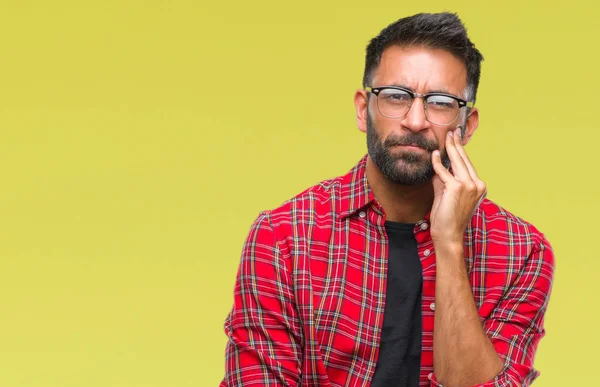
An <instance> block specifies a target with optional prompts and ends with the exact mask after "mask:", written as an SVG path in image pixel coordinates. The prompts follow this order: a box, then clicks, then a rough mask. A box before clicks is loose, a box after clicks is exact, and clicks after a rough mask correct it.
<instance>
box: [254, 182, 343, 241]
mask: <svg viewBox="0 0 600 387" xmlns="http://www.w3.org/2000/svg"><path fill="white" fill-rule="evenodd" d="M343 181H344V176H338V177H334V178H330V179H326V180H322V181H320V182H319V183H317V184H315V185H313V186H311V187H308V188H306V189H305V190H303V191H302V192H300V193H298V194H297V195H295V196H293V197H291V198H289V199H287V200H285V201H284V202H283V203H281V204H280V205H279V206H277V207H275V208H272V209H267V210H263V211H261V212H260V214H259V215H258V217H257V218H256V220H255V221H254V224H253V227H260V228H263V227H266V228H269V229H270V231H272V232H274V233H275V234H279V235H280V236H281V234H288V235H289V233H290V232H291V231H292V230H291V229H292V227H295V228H299V227H301V226H303V225H305V226H308V225H315V224H317V223H320V222H323V221H326V220H330V219H332V218H333V217H334V215H335V213H336V211H337V207H336V200H338V199H337V198H338V197H339V196H340V194H341V192H342V186H343Z"/></svg>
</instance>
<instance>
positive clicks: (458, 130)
mask: <svg viewBox="0 0 600 387" xmlns="http://www.w3.org/2000/svg"><path fill="white" fill-rule="evenodd" d="M456 135H457V136H460V128H456Z"/></svg>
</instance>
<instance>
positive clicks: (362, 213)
mask: <svg viewBox="0 0 600 387" xmlns="http://www.w3.org/2000/svg"><path fill="white" fill-rule="evenodd" d="M358 216H360V217H361V218H364V217H365V216H367V214H365V212H364V211H361V212H359V213H358Z"/></svg>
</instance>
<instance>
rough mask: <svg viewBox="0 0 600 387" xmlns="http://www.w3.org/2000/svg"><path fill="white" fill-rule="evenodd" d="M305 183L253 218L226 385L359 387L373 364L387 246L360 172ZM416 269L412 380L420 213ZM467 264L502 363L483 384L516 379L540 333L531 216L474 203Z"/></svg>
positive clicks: (429, 327) (427, 285)
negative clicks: (291, 195)
mask: <svg viewBox="0 0 600 387" xmlns="http://www.w3.org/2000/svg"><path fill="white" fill-rule="evenodd" d="M365 165H366V156H365V157H364V158H363V159H362V160H361V161H360V162H359V163H358V165H356V166H355V167H354V168H353V169H352V170H351V171H350V172H349V173H348V174H347V175H345V176H341V177H338V178H335V179H330V180H326V181H324V182H321V183H320V184H318V185H316V186H313V187H311V188H309V189H308V190H306V191H304V192H303V193H301V194H300V195H298V196H296V197H295V198H293V199H291V200H289V201H287V202H285V203H284V204H283V205H282V206H280V207H279V208H277V209H274V210H271V211H266V212H263V213H261V214H260V216H259V217H258V218H257V219H256V220H255V222H254V223H253V225H252V227H251V230H250V233H249V235H248V237H247V240H246V242H245V245H244V247H243V252H242V257H241V262H240V266H239V271H238V276H237V281H236V285H235V292H234V306H233V309H232V310H231V313H230V314H229V315H228V317H227V319H226V322H225V332H226V334H227V336H228V338H229V341H228V344H227V349H226V367H225V368H226V371H225V378H224V379H223V381H222V382H221V385H220V386H221V387H225V386H331V387H333V386H369V385H370V384H371V379H372V377H373V373H374V371H375V366H376V364H377V356H378V352H379V351H378V350H379V342H380V338H381V331H382V324H383V315H384V308H385V295H386V271H387V256H388V247H389V243H388V240H387V235H386V231H385V227H384V225H385V214H384V211H383V209H382V207H381V206H380V205H379V203H378V202H377V200H376V199H375V197H374V196H373V193H372V191H371V190H370V188H369V186H368V184H367V180H366V176H365ZM414 235H415V238H416V241H417V244H418V251H419V257H420V258H421V263H422V266H423V295H422V316H423V317H422V318H423V335H422V355H421V378H420V385H421V386H440V384H438V383H437V381H436V379H435V375H433V323H434V313H435V278H436V264H435V255H436V254H435V251H434V246H433V242H432V240H431V235H430V232H429V214H428V215H427V216H426V217H425V219H423V220H421V221H420V222H418V223H417V224H416V226H415V229H414ZM464 251H465V262H466V267H467V269H468V271H469V278H470V283H471V285H472V292H473V297H474V299H475V302H476V305H477V307H478V310H479V316H480V318H481V322H482V324H483V327H484V329H485V331H486V332H487V334H488V337H489V338H490V340H491V342H492V343H493V345H494V347H495V349H496V351H497V352H498V354H499V355H500V357H501V358H502V360H503V361H504V364H505V367H504V369H503V370H502V372H501V373H500V374H499V375H498V376H497V377H495V378H494V379H493V380H490V381H489V382H487V383H485V384H482V385H481V386H485V387H488V386H489V387H492V386H494V387H501V386H526V385H529V384H530V383H531V382H532V381H533V380H534V379H535V378H536V377H537V376H538V375H539V372H538V371H536V370H535V369H534V368H533V360H534V355H535V352H536V348H537V345H538V343H539V341H540V339H541V338H542V337H543V336H544V327H543V320H544V313H545V311H546V306H547V303H548V299H549V295H550V289H551V285H552V278H553V272H554V255H553V252H552V249H551V247H550V245H549V244H548V242H547V240H546V239H545V237H544V235H543V234H542V233H540V232H539V231H538V230H537V229H536V228H535V227H534V226H532V225H531V224H529V223H527V222H525V221H523V220H521V219H519V218H517V217H516V216H514V215H512V214H510V213H508V212H507V211H506V210H504V209H502V208H501V207H499V206H497V205H496V204H494V203H492V202H491V201H490V200H487V199H486V200H484V201H483V202H482V204H481V205H480V206H479V207H478V208H477V210H476V212H475V214H474V216H473V218H472V220H471V224H470V226H469V227H468V228H467V230H466V232H465V241H464Z"/></svg>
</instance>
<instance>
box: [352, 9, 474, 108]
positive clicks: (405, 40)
mask: <svg viewBox="0 0 600 387" xmlns="http://www.w3.org/2000/svg"><path fill="white" fill-rule="evenodd" d="M393 45H398V46H404V47H414V46H424V47H428V48H434V49H442V50H445V51H448V52H450V53H451V54H453V55H454V56H456V57H457V58H459V59H461V60H462V61H463V62H464V63H465V65H466V67H467V94H468V95H467V98H469V99H470V100H472V101H475V97H476V95H477V88H478V87H479V78H480V75H481V61H483V55H481V52H479V50H478V49H477V48H475V45H474V44H473V42H471V40H470V39H469V37H468V36H467V29H466V28H465V26H464V24H463V23H462V21H461V20H460V18H459V17H458V15H456V14H454V13H449V12H442V13H419V14H416V15H413V16H409V17H405V18H402V19H399V20H397V21H396V22H394V23H392V24H390V25H389V26H387V27H385V28H384V29H383V30H381V32H380V33H379V35H377V36H376V37H374V38H373V39H371V41H370V42H369V45H368V46H367V55H366V58H365V72H364V75H363V87H367V86H372V85H371V84H370V83H371V81H372V78H373V74H374V73H375V71H376V70H377V67H378V66H379V62H380V61H381V55H382V54H383V51H384V50H385V49H386V48H388V47H389V46H393Z"/></svg>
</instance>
